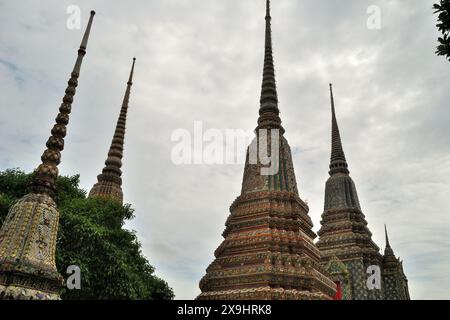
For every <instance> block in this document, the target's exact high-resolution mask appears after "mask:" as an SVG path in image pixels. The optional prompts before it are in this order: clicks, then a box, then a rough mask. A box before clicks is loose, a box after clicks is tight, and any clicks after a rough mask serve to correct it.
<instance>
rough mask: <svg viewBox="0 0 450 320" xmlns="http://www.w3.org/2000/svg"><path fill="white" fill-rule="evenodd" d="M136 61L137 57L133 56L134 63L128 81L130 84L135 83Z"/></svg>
mask: <svg viewBox="0 0 450 320" xmlns="http://www.w3.org/2000/svg"><path fill="white" fill-rule="evenodd" d="M135 63H136V58H133V64H132V66H131V71H130V77H129V78H128V83H127V84H129V85H132V84H133V73H134V64H135Z"/></svg>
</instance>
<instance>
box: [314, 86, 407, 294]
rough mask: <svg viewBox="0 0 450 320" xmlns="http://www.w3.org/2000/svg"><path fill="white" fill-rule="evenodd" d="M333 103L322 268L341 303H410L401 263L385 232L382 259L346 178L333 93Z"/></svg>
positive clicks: (320, 245) (350, 181)
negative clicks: (376, 273) (374, 278)
mask: <svg viewBox="0 0 450 320" xmlns="http://www.w3.org/2000/svg"><path fill="white" fill-rule="evenodd" d="M330 98H331V161H330V171H329V175H330V177H329V178H328V180H327V182H326V185H325V204H324V212H323V214H322V221H321V225H322V227H321V229H320V230H319V232H318V235H319V241H318V242H317V246H318V248H319V249H320V252H321V256H322V265H324V266H325V268H326V270H327V271H328V272H329V273H330V274H331V275H332V277H333V280H334V281H335V282H336V284H337V286H338V289H339V290H338V291H340V292H338V293H339V295H340V296H341V297H342V299H345V300H375V299H409V293H408V285H407V280H406V277H405V275H404V273H403V267H402V263H401V262H400V261H399V260H398V259H397V258H395V256H394V254H393V252H392V249H391V248H390V245H389V241H388V239H387V233H386V250H385V254H384V256H383V255H382V254H381V253H380V252H379V250H380V249H379V247H378V246H377V245H376V244H375V243H374V242H373V241H372V234H371V232H370V230H369V228H368V226H367V221H366V219H365V216H364V214H363V212H362V210H361V206H360V203H359V199H358V194H357V192H356V187H355V183H354V182H353V179H352V178H351V177H350V175H349V170H348V164H347V160H346V158H345V154H344V150H343V147H342V141H341V136H340V133H339V127H338V123H337V120H336V112H335V105H334V97H333V89H332V86H331V84H330ZM370 266H378V267H379V270H380V280H381V281H380V284H381V285H380V286H378V288H374V287H373V286H368V284H367V281H368V278H369V276H370V275H371V274H368V273H367V270H368V268H369V267H370Z"/></svg>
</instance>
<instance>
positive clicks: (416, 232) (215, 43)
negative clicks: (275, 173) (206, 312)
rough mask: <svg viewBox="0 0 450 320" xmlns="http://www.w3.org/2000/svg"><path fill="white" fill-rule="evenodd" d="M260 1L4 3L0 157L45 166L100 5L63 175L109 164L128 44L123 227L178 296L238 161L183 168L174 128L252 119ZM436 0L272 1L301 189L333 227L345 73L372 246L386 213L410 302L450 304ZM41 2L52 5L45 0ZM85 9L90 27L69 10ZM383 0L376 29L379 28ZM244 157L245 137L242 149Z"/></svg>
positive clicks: (447, 76) (348, 126)
mask: <svg viewBox="0 0 450 320" xmlns="http://www.w3.org/2000/svg"><path fill="white" fill-rule="evenodd" d="M264 2H265V1H263V0H244V1H243V0H189V1H188V0H154V1H133V2H131V1H114V2H112V1H106V0H104V1H101V0H97V1H79V0H71V1H66V0H64V1H56V0H53V1H50V0H49V1H45V2H42V1H39V2H36V1H31V0H27V1H25V0H21V1H6V0H0V40H1V41H0V88H1V89H0V90H1V103H0V114H1V117H0V138H1V143H0V170H4V169H6V168H11V167H20V168H21V169H23V170H26V171H31V170H32V169H33V168H34V167H35V166H37V165H38V164H39V157H40V155H41V153H42V151H43V148H44V144H45V141H46V139H47V137H48V135H49V131H50V128H51V126H52V125H53V119H54V117H55V115H56V113H57V108H58V107H59V104H60V100H61V98H62V96H63V93H64V89H65V86H66V81H67V79H68V77H69V74H70V71H71V69H72V67H73V64H74V62H75V58H76V50H77V49H78V46H79V43H80V40H81V37H82V32H83V29H84V27H85V25H86V23H87V19H88V17H89V11H90V10H91V9H94V10H96V12H97V15H96V16H95V19H94V23H93V27H92V32H91V38H90V41H89V45H88V48H87V55H86V57H85V59H84V62H83V66H82V70H81V77H80V81H79V83H80V84H79V87H78V90H77V94H76V96H75V102H74V104H73V110H72V111H73V112H72V115H71V119H70V124H69V127H68V136H67V139H66V149H65V150H64V152H63V159H62V160H63V162H62V163H61V165H60V172H61V174H63V175H73V174H76V173H80V174H81V185H82V187H83V188H85V189H87V190H88V189H90V187H91V186H92V185H93V184H94V182H95V181H96V175H97V174H98V173H99V172H100V171H101V168H102V166H103V162H104V159H105V157H106V153H107V149H108V147H109V143H110V141H111V138H112V133H113V130H114V125H115V122H116V119H117V116H118V113H119V108H120V104H121V100H122V97H123V93H124V90H125V83H126V81H127V76H128V72H129V68H130V64H131V59H132V57H133V56H136V57H137V62H136V70H135V78H134V85H133V88H132V94H131V100H130V109H129V117H128V123H127V136H126V145H125V158H124V167H123V170H124V174H123V181H124V186H123V189H124V194H125V201H126V202H128V203H131V204H132V205H133V207H134V208H135V209H136V212H135V213H136V218H135V219H134V220H133V221H131V222H130V223H128V224H127V227H128V228H130V229H134V230H136V231H137V233H138V236H139V239H140V240H141V242H142V245H143V252H144V254H145V255H146V256H147V257H148V259H149V260H150V262H151V264H153V265H154V266H155V267H156V270H157V274H158V275H159V276H161V277H162V278H164V279H166V280H167V281H168V282H169V284H170V285H171V286H172V287H173V288H174V290H175V294H176V298H178V299H192V298H195V297H196V295H197V294H198V293H199V289H198V281H199V280H200V278H201V277H202V276H203V275H204V273H205V268H206V267H207V266H208V264H209V263H210V262H211V261H212V260H213V252H214V250H215V249H216V247H217V246H218V245H219V244H220V242H221V241H222V237H221V233H222V231H223V229H224V223H225V220H226V218H227V216H228V214H229V211H228V208H229V206H230V204H231V203H232V201H233V200H234V199H235V197H236V196H238V195H239V193H240V187H241V180H242V173H243V165H242V164H227V165H226V164H216V165H201V164H200V165H181V166H177V165H175V164H173V162H172V160H171V151H172V148H173V147H174V145H175V143H174V142H172V141H171V135H172V133H173V132H174V130H176V129H180V128H182V129H187V130H188V131H191V132H192V131H193V126H194V121H196V120H199V121H202V123H203V126H204V128H205V129H208V128H215V129H219V130H221V131H223V132H224V131H225V130H226V129H245V130H248V129H253V128H254V127H255V126H256V119H257V111H258V107H259V93H260V84H261V74H262V63H263V44H264V42H263V41H264V39H263V37H264V5H265V3H264ZM433 2H434V1H433V0H426V1H425V0H409V1H406V0H368V1H367V0H347V1H339V0H327V1H320V2H318V1H314V0H301V1H300V0H275V1H273V3H272V17H273V20H272V22H273V42H274V55H275V67H276V71H277V82H278V94H279V100H280V110H281V117H282V120H283V125H284V127H285V129H286V135H285V136H286V138H287V139H288V141H289V143H290V145H291V148H292V151H293V160H294V167H295V170H296V176H297V182H298V186H299V192H300V196H301V197H302V198H303V199H306V200H307V201H308V203H309V205H310V215H311V217H312V219H313V221H314V225H315V226H314V231H317V230H318V229H319V226H320V215H321V212H322V210H323V193H324V184H325V181H326V179H327V176H328V174H327V171H328V163H329V153H330V111H329V110H330V107H329V95H328V83H329V82H330V81H332V82H333V84H334V91H335V100H336V108H337V114H338V121H339V124H340V127H341V135H342V139H343V144H344V149H345V152H346V156H347V160H348V162H349V169H350V171H351V175H352V177H353V178H354V180H355V182H356V185H357V189H358V192H359V197H360V202H361V205H362V208H363V211H364V213H365V214H366V217H367V220H368V222H369V227H370V229H371V231H372V232H373V234H374V236H373V238H374V240H375V242H376V243H377V244H378V245H379V246H380V247H384V235H383V224H384V223H387V225H388V229H389V232H390V239H391V245H392V247H393V249H394V251H395V253H396V254H397V255H398V256H400V257H401V258H402V259H403V260H404V268H405V273H406V274H407V276H408V278H409V286H410V293H411V297H412V298H414V299H450V293H449V292H450V290H449V289H450V272H449V271H450V268H449V264H450V251H449V248H450V237H449V235H448V232H449V227H450V214H449V212H448V209H449V208H450V197H449V195H450V127H449V123H450V109H449V101H450V90H449V87H448V84H449V83H450V72H449V71H450V62H448V61H446V60H445V59H444V58H442V57H436V56H435V55H434V51H435V46H436V39H437V37H438V35H439V34H438V31H437V30H436V28H435V24H436V21H435V19H436V16H434V15H433V14H432V12H433V10H432V8H431V7H432V3H433ZM43 3H45V5H44V4H43ZM69 5H77V6H79V8H80V9H81V29H80V30H77V29H69V28H68V27H67V19H68V18H69V16H70V15H69V14H67V8H68V6H69ZM370 5H376V6H377V7H378V8H379V9H380V13H381V28H380V29H370V28H368V27H367V20H368V18H369V16H370V15H369V14H368V13H367V9H368V7H369V6H370ZM242 152H244V150H242Z"/></svg>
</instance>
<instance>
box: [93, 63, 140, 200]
mask: <svg viewBox="0 0 450 320" xmlns="http://www.w3.org/2000/svg"><path fill="white" fill-rule="evenodd" d="M135 62H136V58H133V64H132V66H131V71H130V76H129V78H128V82H127V88H126V90H125V95H124V97H123V101H122V108H121V110H120V115H119V119H118V120H117V125H116V130H115V131H114V137H113V140H112V142H111V146H110V148H109V152H108V157H107V159H106V161H105V167H104V168H103V170H102V173H101V174H99V175H98V176H97V180H98V182H97V183H96V184H95V185H94V186H93V187H92V189H91V191H90V192H89V197H98V198H109V199H113V200H117V201H119V202H120V203H122V202H123V192H122V178H121V176H122V170H121V168H122V158H123V145H124V141H125V125H126V120H127V112H128V102H129V100H130V91H131V86H132V84H133V72H134V65H135Z"/></svg>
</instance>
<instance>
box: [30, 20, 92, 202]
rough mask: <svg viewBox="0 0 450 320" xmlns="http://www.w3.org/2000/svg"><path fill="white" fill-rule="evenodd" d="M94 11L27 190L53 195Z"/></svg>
mask: <svg viewBox="0 0 450 320" xmlns="http://www.w3.org/2000/svg"><path fill="white" fill-rule="evenodd" d="M94 14H95V12H94V11H91V16H90V18H89V22H88V25H87V27H86V31H85V33H84V36H83V40H82V41H81V45H80V49H79V50H78V57H77V61H76V63H75V66H74V68H73V71H72V73H71V76H70V79H69V81H68V86H67V88H66V91H65V92H66V94H65V95H64V97H63V101H62V104H61V106H60V107H59V114H58V116H57V117H56V124H55V125H54V126H53V129H52V130H51V136H50V138H48V140H47V143H46V146H47V149H46V150H45V151H44V153H43V154H42V156H41V160H42V163H41V164H40V165H39V167H38V168H37V169H36V171H35V176H34V178H33V181H32V182H31V184H30V186H29V191H30V192H34V193H45V194H48V195H49V196H54V193H55V183H56V178H57V177H58V167H57V166H58V164H59V163H60V162H61V151H62V150H63V149H64V137H65V136H66V126H67V124H68V123H69V115H70V112H71V110H72V102H73V97H74V96H75V92H76V87H77V86H78V77H79V75H80V68H81V63H82V61H83V57H84V55H85V54H86V47H87V43H88V39H89V33H90V30H91V25H92V21H93V19H94Z"/></svg>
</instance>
